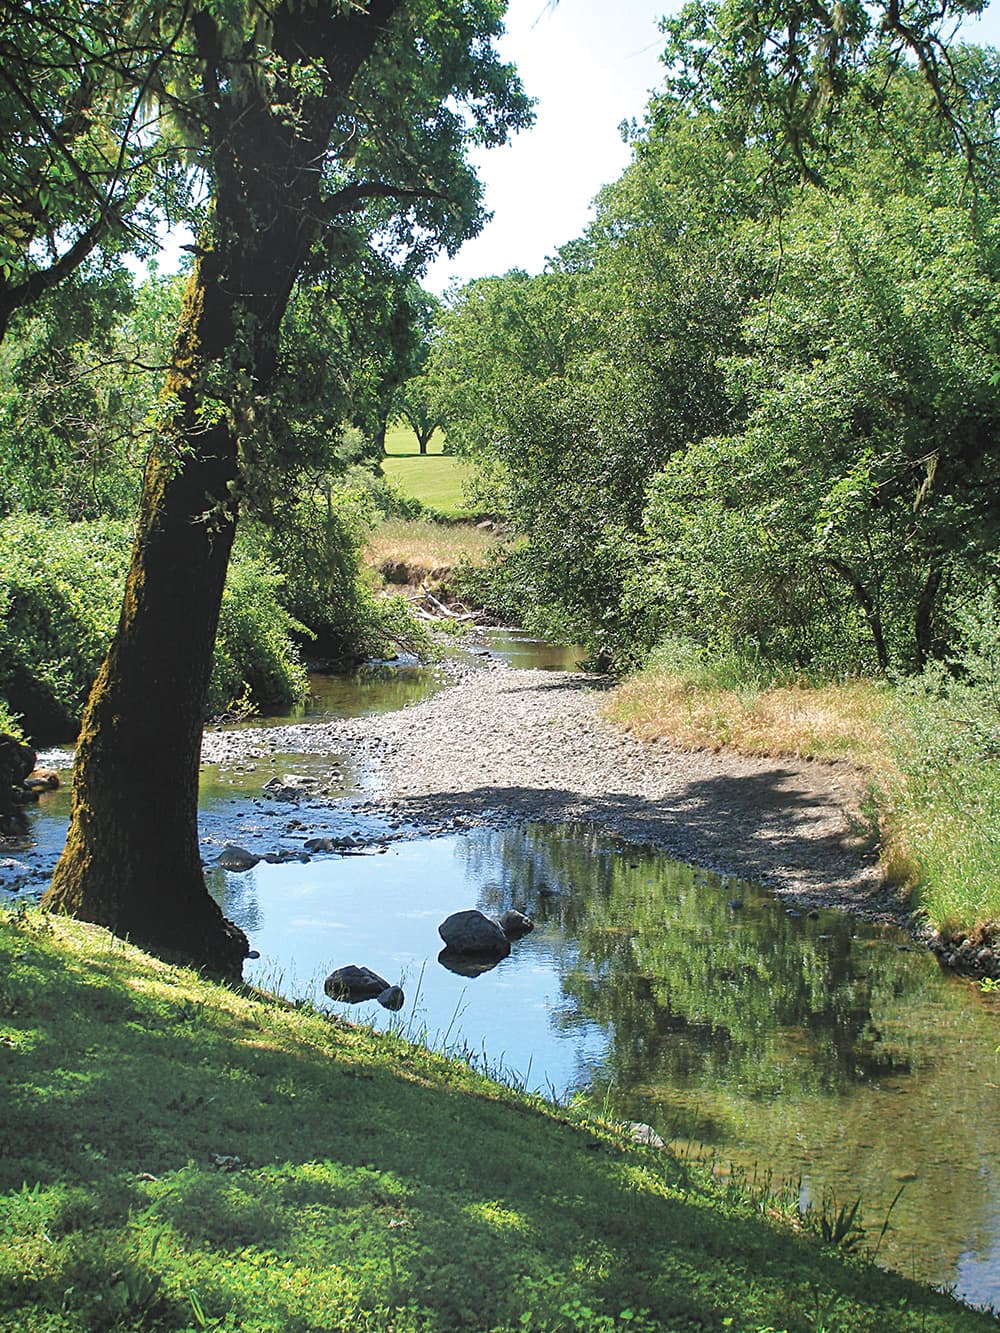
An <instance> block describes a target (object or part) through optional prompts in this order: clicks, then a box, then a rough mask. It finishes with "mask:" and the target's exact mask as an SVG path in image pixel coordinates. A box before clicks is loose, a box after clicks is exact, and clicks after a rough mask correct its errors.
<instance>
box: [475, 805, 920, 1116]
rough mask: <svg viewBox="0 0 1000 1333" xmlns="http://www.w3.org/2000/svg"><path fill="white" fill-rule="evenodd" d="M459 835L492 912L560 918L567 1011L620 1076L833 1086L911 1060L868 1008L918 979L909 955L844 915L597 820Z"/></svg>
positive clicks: (689, 1083)
mask: <svg viewBox="0 0 1000 1333" xmlns="http://www.w3.org/2000/svg"><path fill="white" fill-rule="evenodd" d="M464 847H465V850H464V856H465V859H466V863H467V865H468V868H469V870H470V872H471V873H473V874H475V875H476V876H477V877H479V876H481V882H484V888H483V891H482V899H481V900H482V901H483V903H484V906H485V908H486V910H494V909H495V910H502V909H503V908H504V907H506V906H510V905H513V906H515V907H517V908H519V909H520V910H522V911H526V912H528V913H529V914H530V915H531V916H533V917H534V918H535V920H536V921H537V922H538V923H539V925H540V926H542V927H545V926H547V927H549V928H550V930H552V932H553V935H554V941H553V943H554V947H555V950H556V952H557V954H558V955H560V963H561V968H560V970H561V986H562V990H563V994H564V996H565V998H566V1001H567V1004H566V1006H565V1007H564V1009H563V1011H562V1013H561V1015H560V1021H561V1022H562V1023H566V1024H572V1022H573V1016H574V1015H575V1016H576V1017H577V1018H578V1020H579V1021H587V1022H593V1021H596V1022H598V1023H600V1024H601V1026H602V1027H603V1028H604V1029H605V1030H606V1031H607V1033H608V1035H609V1039H610V1050H609V1055H608V1061H607V1065H606V1067H605V1070H604V1076H605V1078H607V1079H611V1080H614V1081H615V1082H616V1083H617V1084H618V1085H619V1086H622V1087H630V1088H636V1087H647V1088H648V1087H651V1086H654V1085H657V1086H664V1085H666V1086H672V1087H678V1086H679V1087H685V1088H692V1087H693V1088H699V1087H700V1088H705V1089H711V1090H712V1091H713V1092H717V1091H718V1090H719V1089H720V1088H722V1087H728V1088H729V1089H730V1090H732V1091H738V1093H739V1095H741V1096H743V1097H747V1096H749V1097H762V1096H763V1097H766V1096H772V1095H776V1094H780V1095H782V1096H792V1095H802V1094H805V1093H822V1094H830V1093H835V1092H840V1091H843V1090H844V1089H845V1088H846V1087H848V1086H850V1085H852V1084H855V1083H858V1082H863V1081H870V1080H872V1079H875V1078H878V1077H884V1076H886V1075H889V1074H893V1073H895V1074H898V1073H906V1072H908V1071H909V1070H910V1067H911V1054H910V1052H909V1051H908V1050H907V1049H906V1048H905V1047H904V1046H900V1045H899V1044H898V1043H896V1042H894V1041H890V1040H888V1039H887V1038H886V1036H885V1035H884V1033H883V1031H882V1030H881V1027H880V1024H879V1023H878V1022H877V1020H876V1017H875V1015H876V1014H877V1013H879V1012H882V1011H884V1010H885V1008H886V1006H887V1005H889V1006H890V1007H892V1006H898V1004H899V1003H900V996H901V995H903V994H904V993H906V992H907V991H909V990H912V988H913V987H914V986H916V988H917V989H918V990H919V989H920V985H921V983H920V982H919V981H917V980H916V974H914V975H911V973H914V969H912V968H910V967H908V963H909V961H910V960H909V959H908V957H907V956H906V955H905V954H900V953H898V952H896V951H895V950H894V949H892V948H891V947H888V948H887V947H885V946H884V945H883V946H882V947H881V948H866V947H865V946H864V944H863V943H861V942H858V941H855V940H854V938H853V923H852V922H851V921H850V920H849V919H848V918H846V917H841V916H838V915H835V914H832V913H826V914H824V916H823V919H822V920H810V919H808V918H806V917H799V916H794V917H793V916H790V915H788V914H787V913H786V912H785V911H783V910H782V909H780V908H779V907H777V906H776V905H775V904H773V903H772V902H771V901H770V900H769V899H768V898H767V897H766V895H764V894H763V893H761V892H760V891H758V890H755V889H753V888H752V887H751V886H748V885H742V884H737V883H736V882H735V881H726V880H723V879H721V878H720V877H718V876H714V875H710V874H707V873H705V872H702V871H698V870H695V869H692V868H691V867H689V866H685V865H682V864H679V863H677V862H672V861H670V860H668V859H667V858H666V857H664V856H662V855H660V854H658V853H656V852H653V851H651V850H650V849H648V848H641V847H635V846H630V845H628V844H624V843H618V842H616V841H615V840H613V839H610V838H608V837H606V836H601V835H599V834H596V833H595V832H593V831H592V830H586V829H573V830H567V829H565V828H552V827H545V826H538V825H535V826H527V827H526V828H519V829H505V830H494V831H489V830H483V831H481V832H477V833H476V834H474V835H472V836H471V837H470V838H469V839H468V840H467V842H466V843H465V844H464ZM736 898H739V899H740V900H742V902H743V906H742V908H738V909H734V908H732V907H730V905H729V903H730V900H733V899H736ZM921 971H922V970H921V969H917V973H919V972H921ZM924 975H926V974H925V973H924ZM911 998H912V997H911ZM903 1002H904V1003H905V1002H906V1001H903Z"/></svg>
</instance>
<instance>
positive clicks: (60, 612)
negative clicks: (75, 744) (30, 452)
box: [0, 516, 130, 741]
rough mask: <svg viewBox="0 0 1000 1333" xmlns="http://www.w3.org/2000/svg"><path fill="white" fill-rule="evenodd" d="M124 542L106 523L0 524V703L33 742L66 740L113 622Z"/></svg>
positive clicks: (121, 532) (118, 527) (119, 530)
mask: <svg viewBox="0 0 1000 1333" xmlns="http://www.w3.org/2000/svg"><path fill="white" fill-rule="evenodd" d="M129 544H130V537H129V533H128V531H127V529H126V528H125V527H124V526H123V525H122V524H117V523H112V522H110V521H107V520H105V521H101V522H93V523H79V524H55V523H52V522H46V523H45V524H44V525H42V524H40V523H39V522H38V520H37V519H35V518H33V517H31V516H22V517H18V518H8V519H5V520H4V521H3V522H2V523H0V552H2V554H0V571H2V575H0V696H2V697H3V698H4V699H5V701H6V703H7V705H8V707H9V708H10V709H12V710H13V712H15V713H16V714H19V715H20V717H21V718H22V720H23V721H22V725H23V727H24V730H25V731H26V732H27V733H28V734H29V735H30V736H32V737H33V738H34V739H36V740H43V741H44V740H53V739H57V738H62V737H65V736H68V735H72V734H73V731H74V729H75V725H76V723H77V721H78V720H79V717H80V713H81V712H82V709H83V705H84V702H85V700H86V696H87V693H88V691H89V689H90V685H91V683H92V682H93V679H94V676H95V675H96V673H97V668H98V666H99V665H100V661H101V658H102V657H103V656H104V653H105V650H106V648H107V645H108V642H109V641H110V638H111V633H112V631H113V629H114V626H115V623H116V621H117V619H118V611H119V607H120V602H121V588H122V584H123V582H124V575H125V569H126V567H127V563H128V550H129Z"/></svg>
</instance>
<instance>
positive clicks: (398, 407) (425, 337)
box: [393, 286, 443, 454]
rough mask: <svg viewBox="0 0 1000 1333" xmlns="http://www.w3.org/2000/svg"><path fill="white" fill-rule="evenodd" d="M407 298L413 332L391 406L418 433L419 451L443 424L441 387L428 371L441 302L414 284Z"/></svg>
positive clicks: (425, 446) (424, 449) (423, 450)
mask: <svg viewBox="0 0 1000 1333" xmlns="http://www.w3.org/2000/svg"><path fill="white" fill-rule="evenodd" d="M410 301H411V308H412V310H413V315H414V323H413V327H414V332H415V335H416V336H415V340H414V343H413V350H412V354H411V356H410V358H409V366H408V370H407V375H406V378H405V379H404V381H403V383H402V384H401V385H400V386H399V389H398V390H397V392H396V397H395V400H394V403H393V407H394V410H395V412H396V413H397V415H398V416H400V417H401V418H402V419H403V421H405V422H406V424H407V425H408V426H409V427H410V429H411V430H412V431H413V433H414V435H415V436H416V437H417V445H418V447H419V449H420V452H421V453H422V454H426V452H427V446H428V445H429V444H430V442H431V438H432V436H433V435H434V432H435V431H436V430H438V429H439V428H440V427H441V426H442V425H443V421H442V416H441V404H440V388H439V386H438V385H436V384H435V382H434V380H433V378H432V377H431V375H430V374H429V373H428V361H429V360H430V355H431V347H432V345H433V339H434V330H435V326H436V323H437V320H438V318H439V316H440V314H441V302H440V301H439V300H438V299H437V297H436V296H434V295H433V294H432V293H431V292H425V291H422V290H421V289H420V288H419V287H417V286H414V287H413V288H412V289H411V291H410Z"/></svg>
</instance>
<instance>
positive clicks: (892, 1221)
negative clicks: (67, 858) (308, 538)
mask: <svg viewBox="0 0 1000 1333" xmlns="http://www.w3.org/2000/svg"><path fill="white" fill-rule="evenodd" d="M491 651H497V652H499V651H501V650H500V649H497V648H495V647H494V648H493V649H491ZM511 651H513V650H511ZM517 652H518V653H519V654H521V655H522V657H521V660H520V661H518V663H517V664H518V665H522V664H525V663H524V660H523V652H524V645H523V644H518V645H517ZM530 664H536V663H530ZM435 686H436V680H435V677H434V674H433V673H430V674H426V673H419V672H418V671H415V670H412V669H411V670H407V671H403V672H401V673H398V672H397V673H387V672H375V673H368V675H367V676H366V677H363V678H359V679H357V680H355V681H354V682H353V684H352V685H351V686H350V687H349V688H347V687H345V686H344V684H343V683H342V682H338V683H337V684H336V686H335V687H333V686H331V688H330V692H329V693H327V695H326V698H325V699H324V700H321V701H320V702H317V703H315V704H313V705H312V708H313V712H312V713H311V714H309V715H311V716H316V717H317V718H318V717H320V716H329V715H330V713H333V714H340V715H343V714H344V713H349V712H355V713H357V712H363V711H371V709H373V708H381V707H398V706H400V705H401V704H402V703H405V702H409V701H411V700H412V699H414V698H417V697H420V694H421V692H423V691H426V690H427V689H431V688H435ZM345 690H346V692H345ZM286 772H290V773H293V774H295V775H298V776H299V777H303V778H306V779H307V780H308V779H309V778H310V777H313V778H314V779H315V780H316V781H317V782H321V783H323V784H324V787H325V789H326V790H327V791H328V793H329V796H333V797H344V798H347V799H344V800H340V801H338V802H337V803H336V804H335V805H333V806H332V807H331V806H330V805H329V803H328V802H329V796H328V797H327V799H326V800H325V801H321V800H318V799H315V800H303V801H297V802H295V801H286V802H281V801H277V800H274V799H270V798H268V796H267V794H266V793H262V790H261V789H262V786H263V780H264V779H265V778H267V777H268V776H270V775H273V774H284V773H286ZM361 780H362V775H360V774H358V773H357V772H356V771H354V769H353V768H352V766H351V765H350V763H349V762H348V761H347V759H346V758H344V757H342V758H340V759H338V758H337V757H336V756H333V757H331V756H323V757H322V758H319V757H317V756H311V757H306V758H304V757H303V756H301V755H298V756H275V757H270V756H269V757H267V759H266V760H262V761H261V764H260V765H255V764H253V763H248V764H246V765H244V766H243V768H242V771H232V770H226V771H219V770H207V771H206V774H205V778H204V782H203V789H202V821H201V828H202V839H203V843H204V846H205V860H206V862H208V863H211V861H212V860H213V859H214V856H215V854H216V852H217V849H218V848H219V847H221V845H223V844H224V843H226V842H234V843H238V844H240V845H242V846H248V847H251V848H253V847H255V846H257V845H260V846H263V845H264V844H265V843H268V844H269V845H271V846H275V845H278V844H280V846H281V847H282V848H283V849H284V850H285V852H286V853H287V855H289V856H290V857H292V856H296V855H297V853H300V852H301V851H302V848H303V847H304V844H305V841H306V840H307V839H308V838H309V837H313V836H316V835H317V834H322V835H327V836H336V837H342V838H346V837H351V838H353V839H354V840H355V841H356V844H357V845H356V846H355V847H353V848H349V849H347V851H346V852H345V853H344V854H332V855H331V854H327V855H316V856H314V857H313V858H312V859H311V860H308V861H306V860H299V859H290V860H288V861H286V862H284V863H282V864H267V863H265V862H263V861H262V862H260V863H259V864H257V865H256V866H255V867H254V868H252V869H250V870H248V871H245V872H242V873H238V874H237V873H231V872H228V871H223V870H221V869H219V868H217V867H216V868H213V869H212V870H211V871H210V875H209V879H210V885H211V887H212V891H213V892H214V893H215V894H216V895H217V897H218V898H219V900H220V901H221V903H222V905H223V907H224V909H225V911H226V913H227V915H229V916H230V917H231V918H232V919H233V920H235V921H236V922H237V923H238V924H240V925H241V926H242V927H243V928H244V930H246V932H247V934H248V935H249V936H250V938H251V942H252V944H253V946H254V948H255V949H257V950H259V951H260V954H261V957H260V959H259V960H258V961H256V962H253V963H248V965H247V969H246V975H247V979H248V980H252V981H256V982H259V983H261V984H266V985H269V986H277V987H280V988H281V989H282V990H283V991H284V992H285V993H286V994H294V995H299V996H308V997H310V998H312V999H313V1000H314V1001H315V1002H316V1003H317V1004H319V1005H322V1006H325V1007H328V1008H332V1009H337V1010H339V1011H341V1012H347V1013H349V1015H350V1017H351V1018H353V1019H355V1020H356V1021H362V1022H371V1023H372V1024H374V1025H376V1026H387V1025H389V1024H392V1025H394V1026H397V1027H400V1028H402V1030H403V1031H404V1032H407V1033H408V1034H410V1035H411V1036H413V1037H415V1038H416V1037H421V1038H423V1039H425V1040H426V1041H428V1042H429V1043H430V1044H431V1045H435V1046H438V1047H440V1048H442V1049H449V1050H456V1051H462V1052H464V1053H466V1054H467V1055H469V1056H471V1057H472V1058H474V1059H475V1060H476V1061H477V1063H479V1064H480V1065H482V1066H483V1067H484V1068H486V1069H487V1070H489V1071H490V1072H493V1073H494V1074H497V1075H499V1076H501V1077H504V1078H507V1079H509V1080H511V1081H512V1082H515V1083H518V1084H521V1085H523V1086H525V1087H527V1088H530V1089H536V1090H539V1091H542V1092H546V1093H550V1094H552V1095H554V1096H557V1097H559V1098H568V1097H571V1096H574V1095H580V1096H585V1097H586V1098H587V1099H588V1100H589V1101H590V1102H591V1104H592V1105H594V1106H595V1107H596V1108H597V1109H599V1110H606V1111H607V1112H608V1113H610V1114H612V1115H614V1116H617V1117H620V1118H622V1119H625V1120H632V1121H641V1122H644V1123H647V1124H650V1125H652V1126H653V1127H654V1129H655V1130H656V1131H657V1132H658V1133H659V1134H660V1135H661V1136H662V1137H663V1138H664V1139H665V1140H668V1141H670V1143H671V1144H672V1146H674V1147H675V1148H676V1149H677V1150H679V1151H682V1152H686V1153H691V1154H699V1155H705V1156H708V1157H710V1158H711V1159H712V1161H713V1163H714V1165H715V1169H716V1170H718V1171H720V1172H723V1173H725V1172H726V1171H728V1170H729V1169H730V1164H734V1165H735V1167H736V1168H737V1169H739V1170H743V1171H746V1172H748V1173H749V1174H751V1175H754V1174H755V1175H756V1177H757V1179H758V1180H761V1179H765V1178H767V1177H771V1178H772V1179H773V1180H774V1181H775V1182H776V1183H777V1182H778V1181H779V1180H780V1181H787V1182H790V1183H791V1187H792V1188H794V1189H795V1190H796V1191H797V1192H798V1195H799V1198H800V1201H801V1203H802V1205H803V1206H807V1205H809V1204H813V1205H814V1206H821V1204H822V1200H823V1198H824V1197H825V1196H826V1197H834V1198H835V1199H836V1201H837V1206H839V1205H840V1204H841V1203H844V1202H848V1203H850V1202H853V1200H854V1199H855V1198H856V1197H858V1196H860V1197H861V1200H862V1209H863V1213H864V1217H865V1220H866V1223H867V1226H868V1230H869V1234H870V1238H871V1241H872V1243H874V1242H875V1241H876V1240H877V1239H878V1234H879V1231H880V1229H881V1227H882V1223H883V1220H884V1219H885V1217H886V1215H887V1213H889V1210H890V1207H891V1214H890V1215H889V1225H888V1228H887V1231H886V1234H885V1236H884V1238H883V1239H882V1240H881V1244H880V1251H879V1261H880V1262H885V1263H887V1264H890V1265H891V1266H892V1267H894V1268H897V1269H899V1270H900V1271H902V1272H904V1273H906V1274H910V1275H913V1276H917V1277H919V1278H922V1279H924V1280H926V1281H930V1282H933V1283H937V1284H940V1285H947V1286H951V1287H953V1288H954V1290H955V1291H956V1293H957V1294H958V1295H959V1296H961V1297H962V1298H963V1299H965V1300H968V1301H971V1302H973V1303H976V1304H984V1305H992V1306H993V1307H994V1308H995V1309H1000V1114H998V1106H1000V1086H998V1085H1000V1056H998V1055H997V1053H996V1050H995V1047H996V1046H997V1043H998V1041H1000V1021H998V1020H1000V1006H998V1004H997V1002H995V1001H993V1000H991V999H989V998H984V997H983V996H982V995H981V994H980V993H979V991H978V989H977V988H976V987H975V986H974V985H973V984H972V983H970V982H966V981H962V980H960V979H957V978H955V977H952V976H946V975H944V974H943V973H942V972H941V971H940V969H939V967H938V965H937V963H936V962H935V960H934V959H933V957H932V956H931V955H930V954H929V953H928V952H926V951H925V950H923V949H921V948H919V947H917V946H915V945H914V944H913V943H912V941H911V940H910V939H909V938H908V937H906V936H904V935H902V934H900V933H899V932H897V931H894V930H890V929H882V928H876V927H871V926H866V925H863V924H860V923H858V922H856V921H854V920H852V919H851V918H849V917H846V916H844V915H842V914H838V913H834V912H821V913H818V914H817V913H810V914H805V913H802V914H800V913H797V912H794V911H788V910H787V909H786V908H785V907H784V906H782V905H779V904H777V903H776V902H775V901H773V900H772V899H771V898H770V897H769V896H768V895H767V894H766V893H765V892H763V891H762V890H760V889H757V888H755V887H754V886H752V885H748V884H743V883H740V882H737V881H734V880H725V879H722V878H720V877H718V876H714V875H711V874H708V873H706V872H701V871H699V870H697V869H694V868H692V867H689V866H685V865H681V864H678V863H676V862H673V861H671V860H669V859H667V858H665V857H664V856H663V855H661V854H659V853H658V852H655V851H653V850H652V849H650V848H645V847H635V846H630V845H628V844H625V843H621V842H618V841H615V840H614V839H612V838H609V837H605V836H600V835H598V834H596V833H595V832H594V831H593V830H591V829H588V828H571V827H562V826H560V827H553V826H545V825H539V824H525V825H522V826H515V827H506V828H503V829H495V828H489V827H479V828H476V827H473V828H464V829H461V830H456V829H451V828H444V829H441V830H439V831H438V832H437V835H436V836H425V833H426V831H425V830H416V829H411V828H408V827H407V826H406V825H405V824H404V823H403V822H402V821H401V820H399V819H395V818H393V815H392V812H391V811H389V812H386V811H384V810H380V809H377V808H375V807H373V806H372V805H370V804H369V803H368V802H366V800H365V799H364V792H363V791H362V790H360V784H361ZM66 808H67V803H66V796H65V794H64V793H62V792H60V793H55V794H53V795H52V796H50V797H48V798H46V800H45V801H44V802H43V804H42V805H41V806H40V807H39V810H38V811H37V812H36V813H35V814H34V815H33V816H32V818H33V829H32V837H33V838H34V839H36V840H37V842H36V846H35V847H34V848H33V849H30V852H27V851H26V854H25V855H24V860H25V862H26V863H28V867H29V872H30V873H31V874H32V875H35V876H36V883H32V884H27V883H26V884H25V885H24V886H23V888H27V889H28V891H30V890H31V889H33V888H35V887H36V884H37V873H38V872H37V870H36V869H35V868H36V867H37V866H38V865H41V864H42V863H43V862H44V861H45V859H46V858H47V857H52V856H54V855H55V854H56V852H57V851H58V844H59V842H60V840H61V836H62V830H63V829H64V828H65V818H66ZM46 849H48V850H46ZM43 852H44V855H43ZM18 855H19V853H18V852H17V851H16V850H13V851H11V853H10V856H8V858H7V859H8V861H10V860H16V859H17V857H18ZM2 882H6V883H7V884H8V886H9V887H13V881H12V880H11V878H10V872H9V868H8V874H7V879H6V881H4V880H3V879H2V878H0V883H2ZM467 907H480V908H481V909H482V910H484V911H486V912H488V913H494V912H499V911H502V910H504V909H506V908H508V907H514V908H516V909H518V910H521V911H524V912H527V913H528V914H529V915H530V916H532V917H533V918H534V920H535V922H536V928H535V930H534V932H533V933H532V934H530V935H528V936H527V937H525V938H524V939H523V940H521V941H519V942H518V943H516V944H515V945H514V946H513V951H512V953H511V955H510V957H508V958H506V959H504V960H503V961H501V962H500V963H499V964H498V965H497V966H496V967H495V968H493V969H492V970H489V971H487V972H485V973H483V974H482V975H480V976H477V977H473V978H470V977H467V976H461V975H458V974H456V973H454V972H453V971H450V970H449V969H448V968H447V967H445V966H443V965H442V964H441V963H440V962H439V961H438V953H439V951H440V949H441V940H440V939H439V938H438V934H437V927H438V924H439V923H440V922H441V921H442V920H443V919H444V917H445V916H447V915H448V914H449V913H451V912H453V911H457V910H461V909H463V908H467ZM347 963H357V964H363V965H365V966H368V967H371V968H373V969H374V970H375V971H377V972H379V973H381V975H382V976H383V977H385V978H386V979H387V980H388V981H390V982H392V983H397V982H398V983H401V984H402V986H403V988H404V991H405V993H406V1003H405V1005H404V1008H403V1009H402V1010H401V1011H400V1012H399V1013H397V1014H389V1013H387V1012H386V1011H384V1010H382V1009H380V1008H379V1006H378V1005H377V1004H375V1003H368V1004H363V1005H357V1006H351V1007H348V1006H343V1005H335V1004H333V1003H332V1002H331V1001H329V1000H327V999H326V998H325V996H324V995H323V990H322V983H323V979H324V977H325V976H326V975H327V973H328V972H329V971H330V970H332V968H334V967H337V966H342V965H344V964H347ZM900 1190H902V1192H901V1193H900ZM897 1195H898V1198H897V1197H896V1196H897ZM894 1198H895V1199H896V1202H895V1204H894V1205H893V1200H894Z"/></svg>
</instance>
